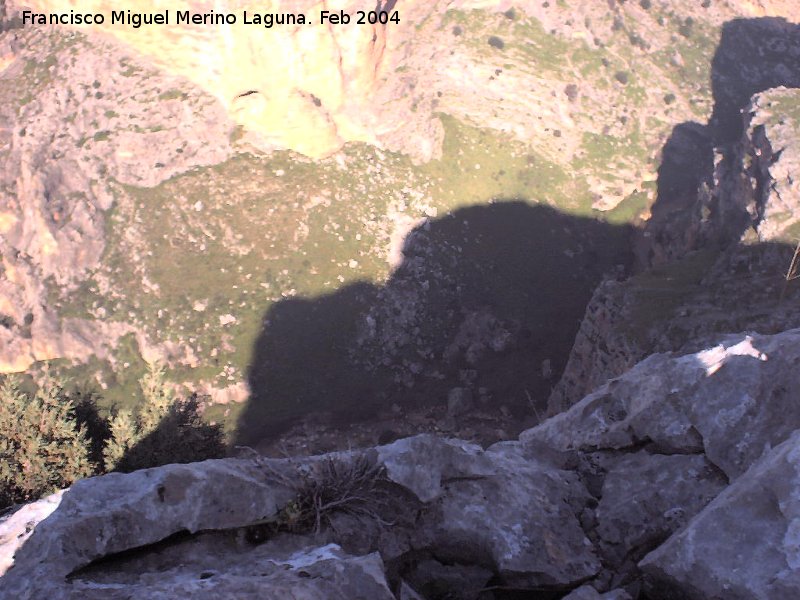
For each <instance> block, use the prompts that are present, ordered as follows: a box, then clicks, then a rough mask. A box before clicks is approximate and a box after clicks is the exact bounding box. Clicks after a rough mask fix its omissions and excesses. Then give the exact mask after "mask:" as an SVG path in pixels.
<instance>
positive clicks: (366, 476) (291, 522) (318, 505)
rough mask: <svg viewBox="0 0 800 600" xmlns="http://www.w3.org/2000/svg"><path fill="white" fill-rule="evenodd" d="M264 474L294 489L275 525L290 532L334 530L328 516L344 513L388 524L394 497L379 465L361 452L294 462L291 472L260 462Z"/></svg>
mask: <svg viewBox="0 0 800 600" xmlns="http://www.w3.org/2000/svg"><path fill="white" fill-rule="evenodd" d="M262 466H263V467H264V469H265V470H266V473H267V475H268V476H269V477H270V478H272V479H274V480H276V481H277V482H278V483H279V484H280V485H283V486H285V487H288V488H289V489H291V490H294V491H295V494H296V495H295V498H294V500H293V501H292V502H290V503H289V504H288V505H287V506H285V507H284V508H283V510H282V511H281V513H280V515H279V517H278V522H277V523H276V524H275V525H276V526H277V528H278V529H281V530H289V531H292V532H301V531H313V532H314V533H319V532H320V531H322V529H323V528H325V527H329V528H331V529H334V530H335V526H334V524H333V521H332V517H333V516H334V515H335V514H347V515H350V516H353V517H357V518H364V519H368V520H370V521H373V522H375V523H378V524H379V525H381V526H391V525H393V523H392V522H391V521H388V520H386V518H385V516H386V515H387V514H392V513H393V512H394V508H393V505H394V504H395V503H396V497H395V495H394V494H393V493H392V485H393V484H392V483H391V481H390V480H389V479H388V478H387V477H386V472H385V469H384V468H383V466H382V465H380V464H376V463H375V462H373V461H372V460H370V459H369V457H368V456H367V455H365V454H359V455H355V456H353V455H350V456H343V457H328V458H325V459H322V460H320V461H319V462H317V463H313V464H311V465H308V464H306V465H298V467H297V468H296V469H294V470H293V473H292V474H287V473H286V472H280V471H278V470H276V469H275V468H273V467H272V466H271V465H270V464H269V463H266V462H265V463H262Z"/></svg>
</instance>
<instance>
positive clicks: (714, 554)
mask: <svg viewBox="0 0 800 600" xmlns="http://www.w3.org/2000/svg"><path fill="white" fill-rule="evenodd" d="M640 567H641V569H642V570H643V571H644V573H645V574H646V575H647V577H648V579H647V581H648V588H649V589H648V592H647V593H648V598H653V599H655V600H672V599H675V598H680V599H689V600H701V599H705V598H725V599H726V600H756V599H757V600H772V599H775V600H778V599H780V600H783V599H785V598H796V597H798V593H800V432H795V433H794V434H793V435H792V436H791V437H790V438H789V439H788V440H787V441H785V442H783V443H782V444H780V445H779V446H778V447H776V448H775V449H774V450H772V451H771V452H769V453H768V454H767V455H766V456H765V457H764V458H763V459H762V460H760V461H759V462H757V463H756V464H755V465H753V466H752V467H751V468H750V469H749V470H748V471H747V473H745V474H744V475H742V476H741V477H740V478H739V479H737V480H736V481H735V482H734V483H733V484H732V485H731V486H730V487H729V488H728V489H726V490H725V491H724V492H722V493H721V494H720V495H719V496H718V497H717V498H716V499H715V500H714V501H713V502H711V503H710V504H709V505H708V506H707V507H706V508H705V509H704V510H703V511H702V512H701V513H700V514H699V515H697V516H696V517H695V518H694V519H693V520H692V522H691V523H690V524H689V525H688V527H686V529H684V530H683V531H681V532H680V533H679V534H677V535H674V536H673V537H672V538H670V539H669V540H668V541H667V542H666V543H665V544H663V545H662V546H660V547H659V548H658V549H656V550H655V551H653V552H652V553H650V554H649V555H648V556H647V557H646V558H645V559H644V560H643V561H642V562H641V563H640Z"/></svg>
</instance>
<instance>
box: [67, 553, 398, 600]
mask: <svg viewBox="0 0 800 600" xmlns="http://www.w3.org/2000/svg"><path fill="white" fill-rule="evenodd" d="M270 550H272V548H270V547H269V546H261V547H256V548H253V549H251V550H249V551H244V552H235V551H229V552H228V553H227V554H225V555H221V554H219V553H218V552H216V553H212V554H211V555H210V556H208V555H207V556H205V557H203V556H198V555H196V554H193V553H187V554H184V553H180V551H179V555H180V556H181V558H182V559H183V560H182V561H181V562H180V564H177V563H176V561H175V560H174V557H172V558H173V560H169V559H168V564H167V565H166V566H164V565H163V564H162V565H160V566H156V565H150V566H149V568H147V567H145V568H144V570H140V571H135V570H133V569H127V570H126V571H125V572H119V573H116V574H111V575H109V574H106V575H105V576H100V577H93V576H92V575H93V574H91V573H87V574H80V575H78V576H76V577H75V578H74V579H73V580H72V582H71V584H70V585H69V586H65V587H66V589H60V590H58V593H60V594H64V595H63V596H59V597H63V598H71V599H72V598H74V599H75V600H78V599H86V600H106V599H109V600H124V599H141V600H150V599H156V600H171V599H173V598H201V599H208V600H211V599H217V598H237V599H238V598H241V599H253V600H256V599H260V598H265V599H269V600H272V599H274V600H283V599H285V598H288V599H290V600H317V599H319V598H325V599H329V598H330V599H331V600H373V599H374V600H394V595H393V594H392V593H391V591H390V590H389V587H388V585H387V583H386V578H385V575H384V572H383V571H384V565H383V561H382V560H381V558H380V556H379V555H378V554H377V553H373V554H370V555H368V556H361V557H354V556H349V555H348V554H347V553H345V552H342V551H341V549H340V548H339V547H338V546H336V545H335V544H328V545H326V546H321V547H309V548H303V549H301V550H298V551H295V552H293V553H291V554H288V555H282V556H281V555H277V556H276V554H275V553H273V552H270ZM210 559H213V561H212V560H210Z"/></svg>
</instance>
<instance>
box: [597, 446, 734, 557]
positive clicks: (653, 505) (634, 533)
mask: <svg viewBox="0 0 800 600" xmlns="http://www.w3.org/2000/svg"><path fill="white" fill-rule="evenodd" d="M726 483H727V482H726V480H725V477H724V475H722V474H721V473H720V472H719V471H718V470H717V469H716V468H715V467H713V466H712V465H711V463H709V462H708V460H706V458H705V457H703V456H699V455H682V454H676V455H671V456H665V455H663V454H649V453H647V452H644V451H640V452H636V453H635V454H630V455H626V456H623V457H622V458H620V459H619V460H617V461H616V462H615V463H614V465H613V467H611V469H610V470H609V471H608V473H607V474H606V475H605V478H604V480H603V487H602V491H601V496H600V502H599V504H598V506H597V509H596V511H595V519H596V520H597V528H596V530H595V531H596V535H597V538H598V541H599V544H598V545H599V546H600V549H601V552H602V554H603V557H604V558H605V560H606V561H608V562H609V563H611V564H613V565H615V566H616V567H617V568H619V567H622V566H623V563H624V562H625V561H631V560H633V561H636V560H638V559H640V558H642V557H643V556H644V554H645V553H646V552H648V551H649V550H650V549H652V548H654V547H656V546H657V545H658V544H660V543H662V542H663V541H664V540H665V539H667V538H668V537H669V536H670V535H671V534H672V533H674V532H675V531H677V530H678V529H680V528H681V527H683V526H684V525H686V523H687V522H688V521H689V519H690V518H691V517H692V516H694V515H695V514H697V513H698V512H699V511H700V510H701V509H702V508H703V507H705V505H706V504H708V503H709V502H710V501H711V500H713V499H714V497H716V496H717V494H719V493H720V492H721V491H722V490H723V489H724V488H725V485H726Z"/></svg>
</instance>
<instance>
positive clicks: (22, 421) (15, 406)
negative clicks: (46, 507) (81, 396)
mask: <svg viewBox="0 0 800 600" xmlns="http://www.w3.org/2000/svg"><path fill="white" fill-rule="evenodd" d="M93 472H94V465H93V464H92V462H91V461H90V460H89V441H88V440H87V438H86V430H85V428H84V427H83V426H80V425H78V423H77V420H76V416H75V406H74V404H73V402H72V399H71V398H70V397H69V395H68V394H67V393H66V392H65V391H64V387H63V385H62V384H61V383H60V382H58V381H54V380H53V379H51V378H50V377H49V376H47V377H46V379H45V381H44V383H43V385H42V386H41V387H40V388H39V389H38V391H37V392H36V393H35V394H32V395H31V394H26V393H24V392H22V391H21V390H20V388H19V380H18V379H17V378H15V377H8V378H6V379H5V381H4V382H3V383H2V385H0V506H6V505H8V504H13V503H16V502H25V501H28V500H34V499H36V498H39V497H40V496H43V495H44V494H47V493H49V492H52V491H54V490H56V489H58V488H62V487H65V486H68V485H70V484H71V483H72V482H74V481H75V480H76V479H80V478H81V477H88V476H89V475H92V474H93Z"/></svg>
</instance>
